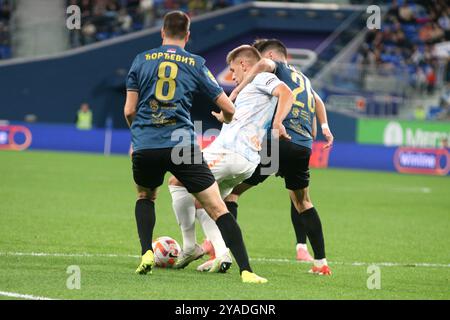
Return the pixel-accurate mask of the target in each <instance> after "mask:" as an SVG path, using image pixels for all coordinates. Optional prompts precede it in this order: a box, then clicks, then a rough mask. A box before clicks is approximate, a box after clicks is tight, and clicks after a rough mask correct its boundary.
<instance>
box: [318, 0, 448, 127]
mask: <svg viewBox="0 0 450 320" xmlns="http://www.w3.org/2000/svg"><path fill="white" fill-rule="evenodd" d="M383 13H384V18H383V22H382V27H381V29H380V30H376V29H375V30H366V31H365V32H364V34H361V35H360V36H359V37H357V38H355V39H354V41H353V43H352V44H350V45H349V46H347V48H346V50H343V51H342V52H341V53H340V55H339V56H338V57H337V58H336V59H335V60H334V61H332V62H331V63H330V64H328V65H327V68H325V69H324V70H323V71H322V73H321V74H320V75H319V76H318V77H317V78H316V79H315V80H316V81H315V83H316V87H319V88H321V89H322V90H321V92H322V94H323V95H324V96H325V97H327V98H328V100H329V101H328V102H329V103H328V105H329V106H331V107H334V108H338V109H339V110H340V111H347V112H348V113H350V114H359V115H364V116H377V117H379V116H382V117H401V118H416V119H420V120H423V119H430V120H439V119H444V120H445V119H447V120H448V119H449V116H450V114H449V104H448V100H447V98H446V97H448V86H447V83H448V81H449V77H448V72H449V71H448V70H449V68H448V63H449V46H450V42H449V40H450V38H449V37H450V33H449V30H450V9H449V6H448V5H447V3H446V1H445V0H437V1H434V2H431V1H408V2H406V1H388V2H387V5H386V6H385V7H384V10H383ZM355 48H356V50H355Z"/></svg>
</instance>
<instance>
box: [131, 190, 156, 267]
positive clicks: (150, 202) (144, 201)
mask: <svg viewBox="0 0 450 320" xmlns="http://www.w3.org/2000/svg"><path fill="white" fill-rule="evenodd" d="M136 188H137V201H136V206H135V217H136V225H137V230H138V235H139V241H140V243H141V254H142V258H141V263H140V265H139V266H138V268H137V269H136V273H138V274H147V273H151V271H152V268H153V266H154V256H153V249H152V239H153V229H154V227H155V222H156V214H155V202H154V201H155V200H156V192H157V189H156V188H155V189H149V188H145V187H142V186H139V185H137V186H136Z"/></svg>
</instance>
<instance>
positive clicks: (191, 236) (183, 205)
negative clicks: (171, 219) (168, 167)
mask: <svg viewBox="0 0 450 320" xmlns="http://www.w3.org/2000/svg"><path fill="white" fill-rule="evenodd" d="M169 190H170V194H171V196H172V207H173V210H174V212H175V216H176V218H177V222H178V225H179V226H180V229H181V235H182V237H183V251H182V253H181V255H180V257H179V258H178V260H177V264H176V265H175V268H184V267H186V266H187V265H188V264H189V263H190V262H192V261H194V260H197V259H199V258H201V257H202V256H203V254H204V252H203V250H202V249H201V247H200V246H199V245H197V243H196V235H195V205H194V201H195V200H194V198H193V197H192V195H191V194H190V193H189V192H188V191H187V189H186V188H185V187H184V186H183V184H182V183H181V182H180V181H178V179H177V178H175V177H173V176H172V177H170V178H169Z"/></svg>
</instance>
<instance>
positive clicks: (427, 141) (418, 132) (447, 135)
mask: <svg viewBox="0 0 450 320" xmlns="http://www.w3.org/2000/svg"><path fill="white" fill-rule="evenodd" d="M449 139H450V132H445V131H431V130H424V129H420V128H410V127H406V125H405V126H402V125H401V124H400V123H399V122H396V121H392V122H389V123H388V125H387V126H386V128H385V129H384V137H383V140H384V145H386V146H402V145H403V146H408V147H417V148H441V147H442V146H443V145H442V143H443V141H445V140H447V141H448V140H449Z"/></svg>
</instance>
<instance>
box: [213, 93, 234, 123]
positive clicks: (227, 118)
mask: <svg viewBox="0 0 450 320" xmlns="http://www.w3.org/2000/svg"><path fill="white" fill-rule="evenodd" d="M216 105H217V106H218V107H219V108H220V110H221V111H220V112H219V113H218V112H214V111H213V112H211V113H212V115H213V116H214V117H216V119H217V120H218V121H220V122H222V123H223V122H224V123H230V122H231V121H232V120H233V115H234V104H233V102H231V100H230V99H229V98H228V97H227V95H226V94H225V93H223V92H222V94H221V95H219V96H218V97H217V100H216Z"/></svg>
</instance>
